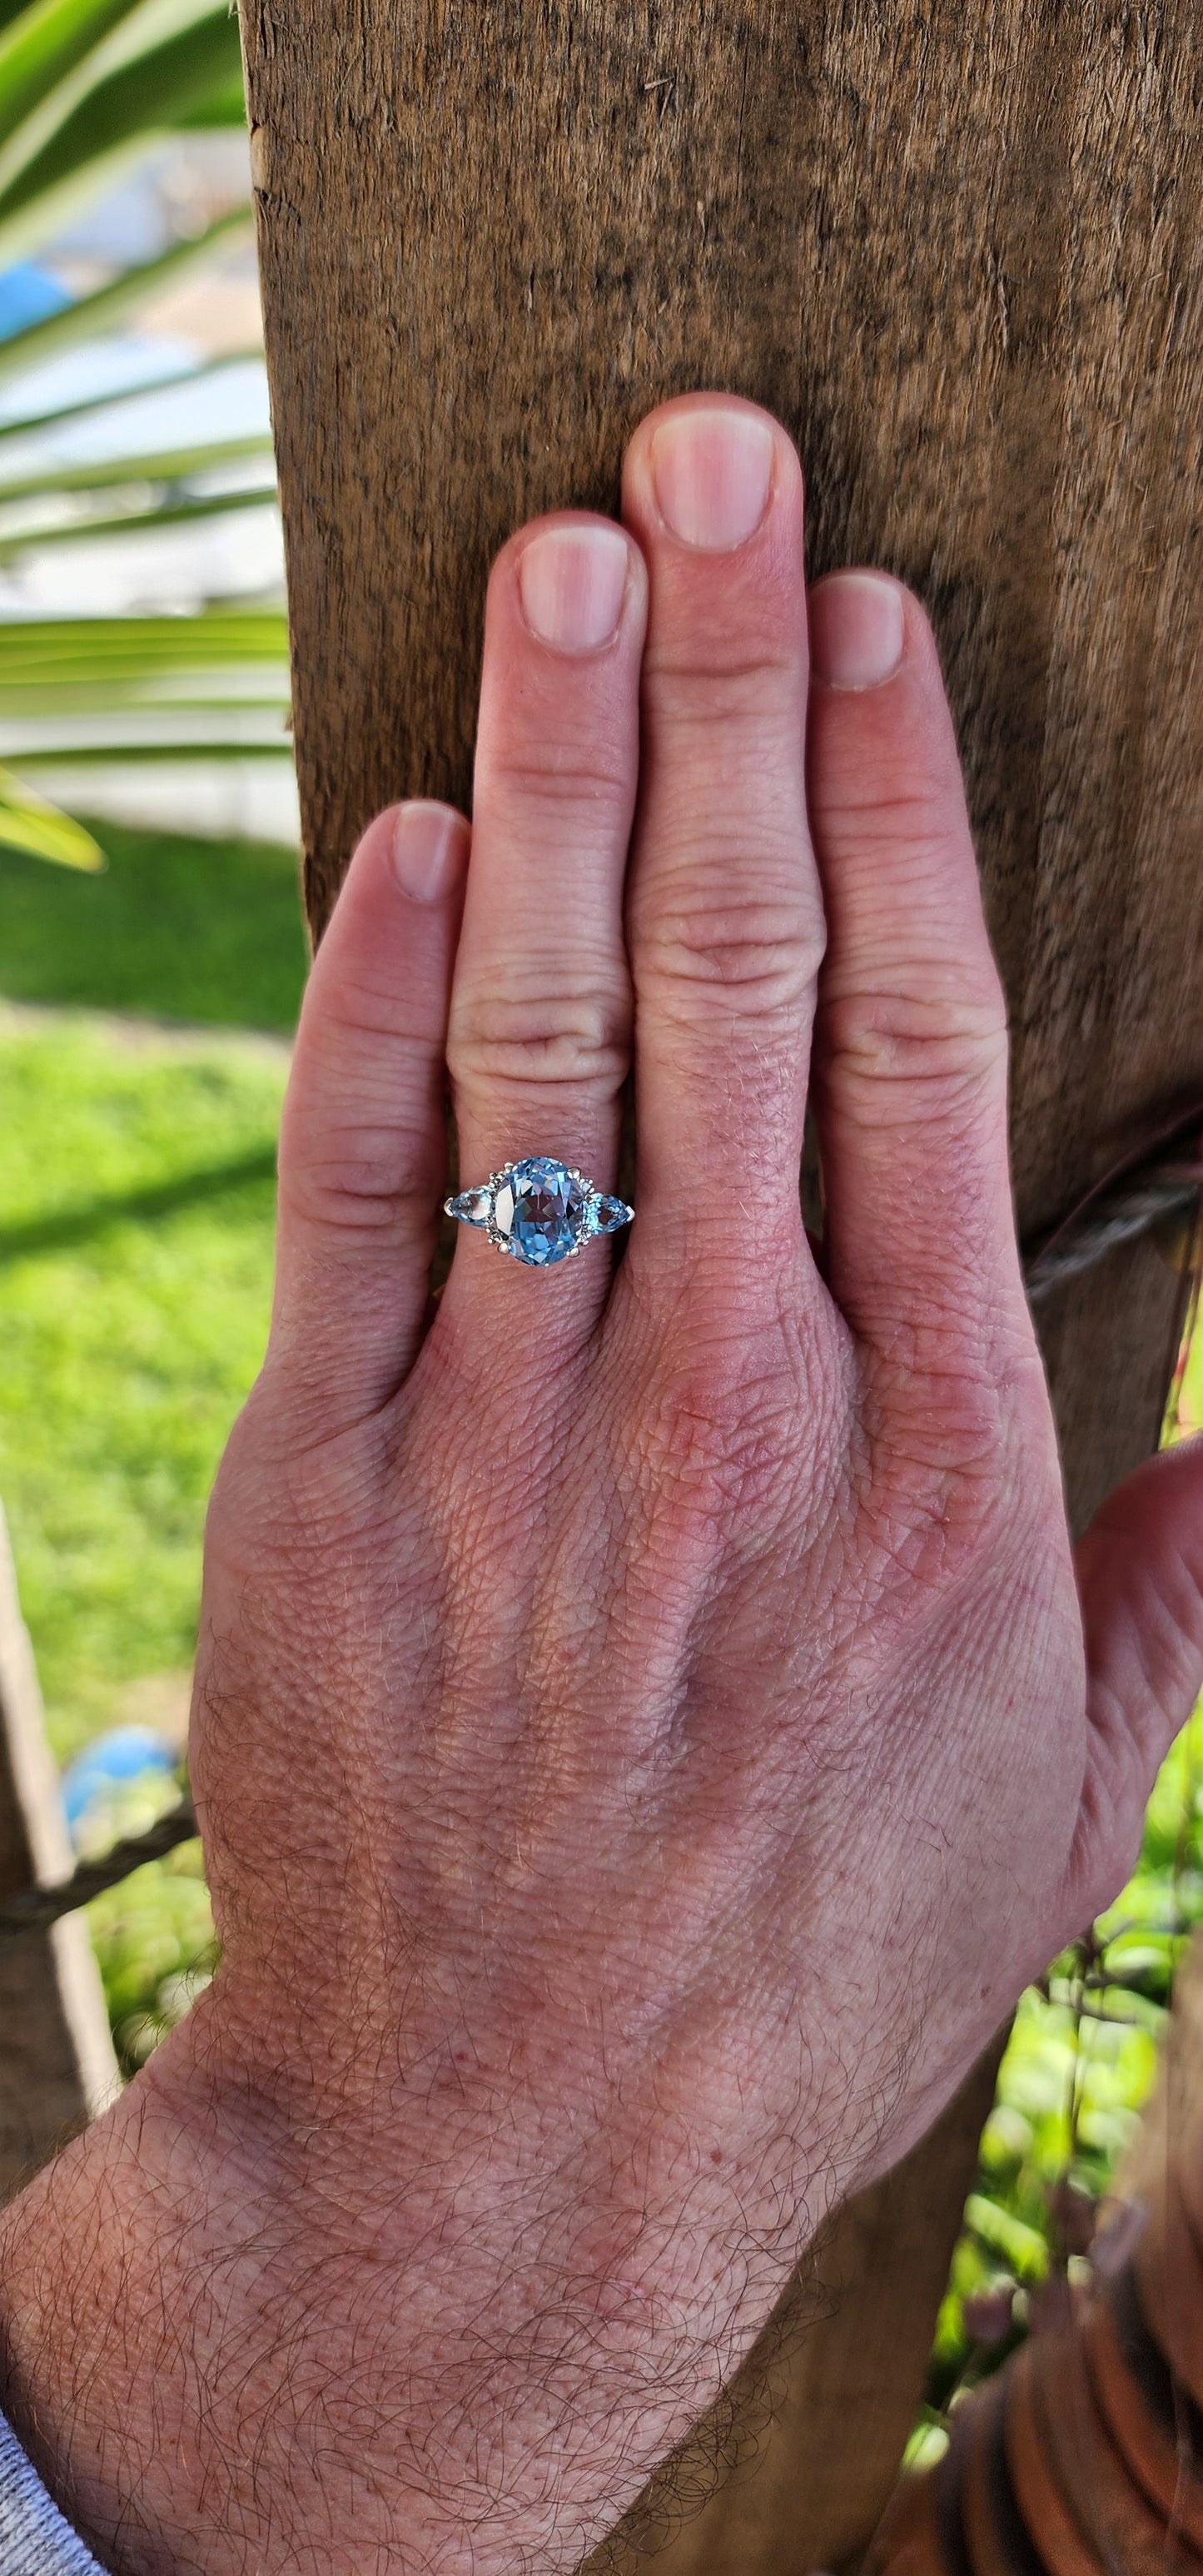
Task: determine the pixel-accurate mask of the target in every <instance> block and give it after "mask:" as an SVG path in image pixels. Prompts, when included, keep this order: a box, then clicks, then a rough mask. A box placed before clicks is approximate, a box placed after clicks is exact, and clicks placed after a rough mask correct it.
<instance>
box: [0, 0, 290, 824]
mask: <svg viewBox="0 0 1203 2576" xmlns="http://www.w3.org/2000/svg"><path fill="white" fill-rule="evenodd" d="M244 118H245V110H244V105H243V97H242V68H241V60H240V55H239V43H238V24H237V17H236V14H235V13H234V12H232V11H231V10H230V8H229V7H228V6H227V0H218V5H214V0H30V5H29V6H27V7H25V8H23V9H18V10H14V9H12V8H11V7H10V6H9V5H8V0H0V269H7V268H9V267H11V265H12V263H13V262H15V261H18V260H21V259H22V258H24V257H26V256H27V255H28V254H29V253H30V252H31V251H32V252H36V251H38V250H41V249H43V248H44V247H45V246H46V245H47V244H48V243H51V242H52V241H53V240H54V238H55V236H56V235H58V234H61V232H62V230H63V228H64V226H65V225H68V224H69V223H71V222H72V221H73V220H76V219H77V218H78V217H79V216H80V214H81V213H82V212H83V210H84V209H85V207H86V206H87V204H88V202H89V201H90V200H91V199H93V198H94V197H95V196H96V195H97V194H99V193H102V192H103V191H104V190H105V189H106V188H109V187H111V186H112V185H113V184H114V183H115V182H116V181H117V180H118V179H119V178H121V177H122V176H123V175H124V174H125V172H126V170H127V168H128V167H130V166H131V165H132V163H133V161H134V160H136V159H137V158H138V157H139V156H140V155H141V154H142V153H144V152H145V151H146V149H147V146H148V145H149V144H150V143H152V142H153V141H154V140H155V139H156V138H157V137H159V136H161V135H163V134H166V133H170V132H172V131H178V130H182V129H183V128H188V129H189V130H194V129H195V128H197V127H205V126H208V127H214V126H223V125H230V124H237V125H241V124H242V123H243V122H244ZM249 215H250V208H249V205H248V206H246V207H236V208H234V209H233V210H232V211H231V212H230V213H227V214H223V215H220V216H219V217H218V218H217V220H216V221H215V222H214V223H212V224H210V225H209V226H208V228H207V229H206V230H205V231H204V232H203V233H201V234H200V235H199V236H198V237H197V238H196V239H194V240H183V241H177V242H175V243H173V244H171V245H170V246H169V247H168V248H167V249H166V250H164V251H163V252H161V253H160V254H159V256H158V257H157V258H154V259H151V260H148V261H145V262H143V263H135V264H134V265H132V266H130V267H128V268H127V269H125V270H124V271H123V272H122V273H120V274H119V275H117V276H115V277H111V278H109V279H108V280H107V281H106V282H104V283H103V284H101V285H99V286H98V287H97V288H96V289H95V291H94V292H93V293H92V294H90V295H87V296H84V297H81V298H79V299H78V300H76V301H74V302H70V301H69V302H68V303H66V304H65V305H64V306H63V307H62V309H61V310H58V311H55V312H52V313H49V314H45V315H43V316H41V317H40V318H38V319H37V320H34V321H31V322H30V323H28V324H27V325H26V326H25V327H24V328H23V329H19V330H16V331H13V332H11V333H10V334H9V335H8V336H7V337H6V338H5V339H4V341H3V345H2V346H0V378H2V379H4V380H6V381H7V380H11V379H12V378H14V377H15V378H23V377H25V376H26V375H31V374H36V371H37V370H38V369H40V368H41V367H42V366H43V365H44V363H45V362H46V360H47V359H50V358H53V357H56V356H58V355H59V354H60V353H61V352H62V351H63V350H64V349H66V348H69V347H70V348H79V347H80V346H81V344H86V343H88V342H92V343H96V344H98V343H100V342H101V341H102V340H103V338H104V336H105V334H106V333H109V332H110V331H111V330H112V328H113V326H114V324H115V323H116V322H118V321H119V320H121V319H122V318H123V317H124V316H125V315H126V314H128V313H129V312H131V311H133V310H136V308H137V307H138V306H140V305H141V306H145V305H146V304H147V302H148V301H149V300H151V299H153V298H154V297H155V296H156V295H160V294H161V293H162V292H163V290H164V289H165V288H166V287H167V286H168V284H176V283H178V281H179V277H180V274H181V272H182V271H183V270H184V269H185V268H187V267H189V266H191V265H193V264H194V263H195V262H197V261H198V260H204V259H205V258H206V257H207V256H208V255H209V254H210V253H211V252H212V251H213V250H215V249H216V247H217V246H218V244H219V243H220V242H222V241H224V239H225V237H226V236H227V235H229V234H231V233H232V232H238V231H242V232H245V231H246V229H247V226H248V223H249ZM193 372H194V373H195V374H196V375H197V376H198V377H199V376H200V375H202V374H206V373H211V372H212V370H211V369H206V368H205V367H203V366H198V367H197V368H196V369H195V370H194V371H193ZM176 381H177V382H178V381H181V379H179V378H177V379H176ZM127 390H128V389H123V391H122V392H121V393H119V394H113V393H105V392H103V391H102V392H100V393H98V394H96V395H95V396H93V398H92V399H91V400H90V401H88V402H84V403H81V402H79V401H78V400H75V401H65V402H64V404H63V406H62V410H61V412H60V413H57V414H56V413H55V412H53V411H52V412H50V413H47V412H46V411H45V410H40V411H34V412H28V413H26V414H25V415H24V416H18V417H15V418H9V419H7V420H6V421H5V422H4V423H3V424H2V425H0V563H5V564H7V563H12V562H15V561H18V560H19V559H20V558H21V557H22V556H24V555H26V554H28V553H29V552H30V551H31V550H32V549H34V548H36V549H38V550H39V552H42V551H44V550H45V548H46V547H48V546H55V545H60V544H63V543H70V542H73V541H75V540H77V539H78V538H79V537H81V536H86V537H89V538H92V539H98V538H100V539H103V538H104V537H106V536H109V535H114V534H116V535H118V536H120V537H123V538H125V537H128V536H129V534H130V532H131V531H132V530H151V531H153V530H155V529H157V528H176V527H179V526H180V525H181V524H182V523H183V522H186V521H190V520H197V519H203V518H210V517H223V518H224V517H226V516H227V515H228V514H229V513H230V512H231V511H235V510H243V509H262V508H263V507H264V506H265V504H267V505H270V503H271V500H272V497H273V494H274V489H275V478H274V473H273V469H272V463H271V441H270V439H269V438H268V437H267V436H266V435H229V436H225V437H221V436H219V437H217V438H211V439H209V440H206V441H205V442H204V443H203V444H200V445H195V446H191V447H187V448H181V447H179V446H175V447H173V448H170V449H162V448H161V447H160V448H153V449H150V450H148V451H146V452H144V453H130V452H129V449H128V441H124V442H123V439H122V435H121V431H120V426H119V423H120V418H121V405H122V403H123V402H124V400H125V399H126V392H127ZM85 413H86V414H89V415H91V416H92V418H93V419H94V420H95V421H96V422H97V423H98V424H99V425H100V426H101V428H102V430H103V428H104V425H105V420H106V416H108V417H109V418H111V419H112V420H113V422H114V423H115V424H117V427H116V434H115V436H110V438H109V439H107V440H105V441H104V442H103V443H104V445H105V446H106V448H107V451H108V452H105V453H102V454H100V455H99V456H98V457H97V458H95V459H94V460H92V461H90V462H88V463H80V462H79V461H76V462H74V463H72V464H70V465H68V464H66V463H65V462H64V461H63V459H62V458H61V456H59V455H58V454H57V453H55V452H53V442H51V443H50V447H49V448H47V447H46V445H45V444H44V445H43V450H42V452H41V454H40V456H38V454H37V451H36V450H35V451H34V456H35V459H36V461H35V462H33V463H31V461H30V455H29V451H28V449H27V451H26V460H25V464H24V467H23V468H21V467H19V468H18V470H17V471H16V472H15V473H12V472H10V473H7V474H6V473H5V471H4V462H3V458H4V452H5V450H6V449H7V448H8V447H9V446H10V445H11V442H12V441H13V440H14V439H16V440H17V441H18V442H20V441H21V440H22V439H23V438H24V437H25V436H26V434H27V433H28V432H30V431H38V432H44V431H46V430H47V429H49V428H53V427H54V426H55V425H56V423H57V421H58V420H59V419H70V420H72V421H75V422H78V421H79V420H80V419H81V417H82V416H83V415H84V414H85ZM165 622H166V621H162V620H160V621H159V624H160V626H162V625H163V624H164V623H165ZM135 623H140V624H141V626H142V627H143V629H144V628H145V627H146V625H147V623H148V621H131V620H129V619H127V618H125V617H116V618H93V619H90V620H88V621H86V622H85V623H82V624H74V625H69V624H68V623H67V622H66V621H64V623H63V625H62V627H61V628H59V629H58V630H57V633H56V627H55V624H54V623H53V622H52V623H50V624H49V625H45V626H41V627H39V628H38V629H37V630H36V631H35V630H34V629H33V628H32V627H26V626H25V625H24V624H23V623H20V622H17V626H16V632H15V633H13V632H12V631H11V630H10V633H9V634H8V636H7V637H4V636H3V633H2V630H0V643H2V644H6V645H7V648H8V649H7V653H4V652H3V651H0V713H2V714H4V715H5V716H7V717H8V719H9V722H10V725H11V721H12V717H13V714H14V712H15V713H16V714H17V715H18V716H19V715H21V714H24V715H26V716H27V717H33V716H38V715H43V716H44V715H46V714H51V715H53V716H56V717H58V718H59V725H58V727H57V729H56V735H55V746H54V751H53V760H54V765H55V766H56V767H58V766H60V765H61V764H62V762H64V761H68V762H69V761H70V760H71V759H72V758H73V756H80V755H82V756H85V757H90V758H93V759H94V758H96V757H98V756H99V757H101V758H103V757H105V756H106V754H112V755H113V756H116V755H117V754H118V752H120V754H121V755H122V756H123V757H125V758H128V757H130V755H131V749H132V752H133V756H134V757H146V756H154V757H160V758H162V757H170V756H171V755H172V754H173V752H174V753H178V752H180V751H183V752H186V753H187V752H191V753H192V754H194V755H195V753H196V750H197V747H198V739H199V737H203V745H202V747H208V748H209V749H210V751H211V752H212V753H213V754H215V755H220V754H222V753H226V752H231V753H232V752H238V751H241V752H244V753H245V751H246V749H247V748H248V743H249V744H251V745H252V747H254V748H256V749H258V750H260V751H264V750H266V751H269V752H274V753H276V754H278V755H279V756H281V757H288V756H289V748H290V747H289V743H288V737H287V731H286V724H287V704H288V687H287V671H286V667H285V659H284V654H283V645H282V636H283V628H282V621H281V620H280V619H279V618H276V619H275V620H274V642H273V652H272V656H271V660H272V663H273V665H274V669H273V670H272V671H267V670H264V669H262V668H261V669H260V670H259V671H258V672H257V675H256V681H255V685H254V686H253V687H251V688H250V689H248V687H247V685H246V679H247V675H246V670H245V664H246V662H247V661H248V660H250V661H255V660H260V661H261V660H262V656H261V655H259V654H257V653H256V652H255V650H254V649H253V637H252V628H253V621H250V620H246V621H244V620H238V619H235V620H232V621H231V620H225V621H214V620H213V619H212V618H211V617H206V616H204V615H203V614H202V615H201V616H200V617H197V616H183V617H180V618H178V619H176V620H175V621H174V623H175V627H176V631H177V640H176V642H175V644H174V645H173V646H172V647H170V648H168V649H167V651H166V652H165V654H164V656H163V665H164V667H159V666H157V665H156V662H155V658H154V654H153V650H152V649H148V648H147V639H146V637H145V634H144V635H143V638H142V641H143V646H144V650H143V661H144V663H145V668H144V669H143V670H142V672H141V673H140V674H134V673H133V672H132V671H131V663H130V652H131V641H130V629H131V625H132V624H135ZM193 627H198V628H200V629H202V630H203V631H202V633H201V634H200V635H199V636H198V638H197V644H198V650H197V651H196V652H195V653H194V654H193V655H191V656H189V655H188V653H187V651H186V650H185V651H184V652H181V651H180V649H179V644H180V642H181V641H182V642H183V643H184V644H185V646H186V644H187V641H188V636H189V630H190V629H191V628H193ZM227 628H229V629H230V630H231V631H230V632H229V633H227V631H226V630H227ZM239 630H241V631H239ZM23 651H24V652H26V653H27V654H28V655H29V656H30V657H32V659H33V660H34V661H35V662H36V664H37V687H36V689H34V690H32V692H31V684H30V678H29V673H28V669H26V670H25V671H24V672H23V671H22V667H21V659H20V657H21V654H22V652H23ZM56 660H57V662H58V664H59V665H60V666H61V667H59V668H58V669H57V670H56V667H55V666H56ZM223 663H224V665H225V666H226V667H225V675H224V676H225V693H224V695H223V689H222V685H221V678H220V675H219V664H223ZM68 664H70V666H71V667H70V671H69V672H68V669H67V665H68ZM165 680H166V687H164V681H165ZM14 688H16V689H18V691H19V692H20V695H19V704H18V706H17V708H16V710H15V711H14V709H13V707H12V706H11V705H9V704H7V703H6V699H8V698H11V696H12V693H13V690H14ZM248 706H249V707H252V708H258V709H260V710H261V714H260V716H259V719H258V721H257V722H256V721H255V720H254V719H252V720H251V723H250V729H249V731H248ZM131 709H133V710H135V711H137V712H138V713H139V714H140V715H141V717H142V723H141V725H140V726H139V727H138V728H136V730H135V733H134V734H133V735H132V736H131V733H130V728H129V724H128V722H126V723H125V724H124V726H123V727H117V728H115V733H123V735H124V739H123V740H121V741H120V742H118V741H117V740H116V739H113V740H110V741H109V742H105V741H103V740H102V741H101V743H100V744H99V746H98V744H97V739H96V718H97V717H98V716H99V717H101V718H104V717H105V716H106V715H108V714H115V713H116V712H118V711H120V712H121V714H122V715H123V717H125V718H128V716H129V714H130V711H131ZM64 716H65V717H66V718H67V720H68V721H67V725H66V726H65V727H64V725H63V723H62V719H63V717H64ZM73 716H74V717H75V718H76V719H77V721H78V734H77V736H76V738H75V739H74V740H73V739H72V734H71V730H70V719H71V718H72V717H73ZM198 723H199V737H198ZM46 756H47V755H46V751H45V741H44V735H43V736H42V738H41V742H39V736H38V733H37V730H36V727H35V729H34V731H33V732H32V733H31V734H30V735H29V736H28V738H27V741H26V743H25V744H24V745H22V744H21V743H20V741H19V739H18V740H17V741H16V742H15V743H14V742H13V741H12V738H11V736H10V758H11V759H12V761H13V763H14V765H15V767H16V769H17V770H18V771H19V772H23V771H26V770H28V769H29V768H30V767H32V766H34V764H35V762H36V761H37V760H38V758H39V757H40V758H41V759H43V760H44V759H45V758H46ZM0 842H6V843H8V844H9V845H10V846H12V847H14V848H17V849H21V850H24V851H26V852H28V853H30V854H31V855H33V856H35V857H41V858H44V859H51V860H56V861H58V862H60V863H62V864H66V865H68V866H84V867H86V866H89V865H94V864H95V853H94V850H93V849H92V848H91V846H90V844H89V843H88V840H87V837H86V835H81V834H80V833H79V831H78V829H73V827H72V826H71V824H70V823H69V822H68V821H67V820H66V818H65V817H61V816H58V815H56V814H55V812H54V809H53V808H48V807H47V806H46V805H45V803H44V802H43V803H42V805H41V806H40V808H39V807H37V806H36V804H35V803H34V801H33V800H32V799H31V798H30V796H29V794H28V793H27V792H25V791H23V790H22V788H21V787H20V785H19V784H18V782H17V781H15V780H12V779H6V778H4V777H0Z"/></svg>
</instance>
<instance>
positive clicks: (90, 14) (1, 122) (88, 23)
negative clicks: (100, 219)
mask: <svg viewBox="0 0 1203 2576" xmlns="http://www.w3.org/2000/svg"><path fill="white" fill-rule="evenodd" d="M0 24H2V25H3V32H2V33H0V264H2V265H5V266H7V265H8V264H9V263H10V262H11V261H13V260H15V259H19V258H21V257H23V256H24V255H25V254H26V253H27V252H28V251H29V250H31V249H38V248H40V247H41V246H42V244H43V243H45V242H46V241H48V240H49V239H51V238H52V236H53V235H54V234H55V233H57V232H61V230H62V229H63V226H64V224H65V223H66V222H68V221H69V220H70V218H71V217H72V215H73V214H74V213H75V211H76V209H77V208H78V207H79V206H80V205H81V204H83V203H86V201H87V198H88V197H89V196H90V195H94V194H95V193H96V191H97V189H98V188H99V187H102V186H104V185H105V184H111V182H112V181H113V180H114V178H115V177H117V176H118V175H119V173H120V171H121V170H122V168H123V167H124V166H125V165H126V163H127V162H128V160H129V159H130V157H131V156H132V155H133V154H134V153H135V152H137V151H138V150H139V149H140V148H143V147H144V145H145V142H146V139H147V138H148V137H150V136H153V135H156V134H162V133H165V132H169V131H171V129H172V128H173V127H177V126H179V125H181V124H188V125H209V126H213V125H226V124H229V123H231V122H234V121H237V122H239V123H241V121H242V116H243V109H242V102H241V62H240V57H239V49H238V23H237V19H236V18H235V17H234V15H233V14H232V12H231V11H230V10H229V8H228V7H227V6H226V0H219V5H218V6H216V7H215V6H214V5H213V0H31V5H29V6H27V7H26V8H24V9H21V10H19V11H15V12H12V13H10V12H8V11H7V10H5V11H3V12H2V13H0Z"/></svg>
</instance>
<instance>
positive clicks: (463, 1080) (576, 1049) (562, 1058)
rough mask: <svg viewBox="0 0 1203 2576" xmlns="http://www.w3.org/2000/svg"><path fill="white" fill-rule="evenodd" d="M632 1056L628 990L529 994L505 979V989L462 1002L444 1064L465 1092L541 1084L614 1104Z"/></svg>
mask: <svg viewBox="0 0 1203 2576" xmlns="http://www.w3.org/2000/svg"><path fill="white" fill-rule="evenodd" d="M630 1051H631V1050H630V1006H629V999H628V996H627V993H626V991H625V989H622V990H620V989H618V988H615V989H612V990H608V991H607V990H605V989H604V988H598V987H596V986H594V987H591V988H590V989H588V990H583V989H582V990H579V991H573V990H572V989H571V988H565V989H563V990H561V991H560V992H558V993H556V992H550V991H548V990H547V989H546V987H543V986H539V985H536V986H535V987H534V988H533V989H532V990H530V991H528V992H524V991H522V990H521V988H520V987H515V985H514V983H513V981H512V980H510V979H507V982H506V984H505V986H504V988H503V987H502V986H501V985H500V984H498V985H496V986H493V987H490V988H489V989H487V990H480V991H478V992H475V993H473V994H470V995H468V996H466V997H463V998H459V997H457V1000H456V1005H455V1008H454V1010H453V1013H452V1020H451V1029H450V1034H449V1037H448V1045H447V1065H448V1070H449V1072H450V1074H451V1079H452V1082H453V1083H454V1084H455V1085H456V1086H457V1088H461V1089H466V1090H476V1089H485V1088H487V1089H489V1090H497V1089H498V1088H501V1087H504V1086H506V1085H513V1086H514V1087H515V1088H516V1089H526V1088H527V1087H528V1086H530V1085H531V1084H538V1085H541V1086H549V1085H550V1086H551V1087H553V1088H556V1089H559V1088H560V1087H563V1088H565V1089H569V1088H570V1089H572V1090H574V1091H579V1092H583V1093H586V1094H587V1095H589V1096H591V1097H596V1098H597V1099H598V1100H610V1099H612V1098H613V1097H614V1095H615V1093H616V1092H618V1091H620V1090H621V1088H622V1085H623V1083H624V1082H625V1080H626V1076H627V1071H628V1068H629V1064H630Z"/></svg>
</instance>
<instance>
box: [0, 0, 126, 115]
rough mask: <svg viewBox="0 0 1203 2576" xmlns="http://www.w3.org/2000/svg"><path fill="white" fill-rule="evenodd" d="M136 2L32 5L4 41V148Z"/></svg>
mask: <svg viewBox="0 0 1203 2576" xmlns="http://www.w3.org/2000/svg"><path fill="white" fill-rule="evenodd" d="M137 6H138V0H33V5H32V7H28V8H25V9H23V10H22V12H21V14H20V16H19V17H18V18H16V19H14V21H13V23H12V24H11V25H10V26H9V27H8V28H7V30H6V31H5V33H4V35H3V36H2V37H0V142H6V141H7V139H8V137H9V135H10V134H14V133H15V132H16V129H17V127H18V126H19V125H20V124H22V123H23V121H24V119H25V118H26V117H27V116H29V115H30V114H31V113H32V111H33V109H34V108H35V107H38V106H40V105H41V103H42V101H43V99H45V98H47V97H49V95H50V92H51V91H52V90H54V89H56V88H57V87H58V84H59V82H60V81H62V80H64V79H65V78H66V75H67V73H68V72H72V71H74V70H75V68H76V65H77V64H79V63H82V62H84V61H86V59H87V57H88V55H89V54H90V53H92V52H93V51H94V49H95V47H96V46H97V45H98V44H99V43H100V42H101V39H102V38H103V37H104V36H107V34H108V32H109V29H110V28H111V27H115V26H117V25H118V24H119V23H120V21H121V19H123V18H126V17H128V16H129V14H130V11H131V9H134V8H136V7H137Z"/></svg>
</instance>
